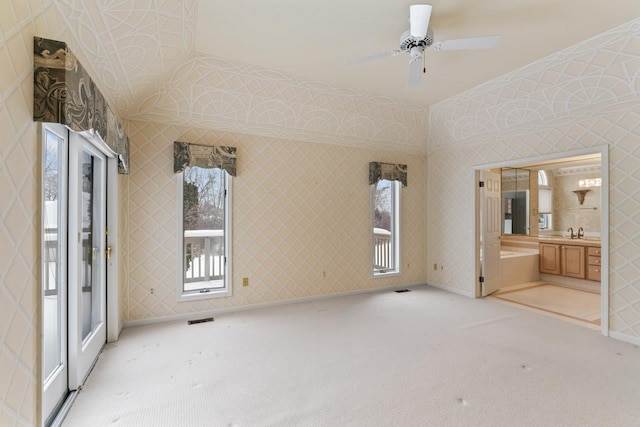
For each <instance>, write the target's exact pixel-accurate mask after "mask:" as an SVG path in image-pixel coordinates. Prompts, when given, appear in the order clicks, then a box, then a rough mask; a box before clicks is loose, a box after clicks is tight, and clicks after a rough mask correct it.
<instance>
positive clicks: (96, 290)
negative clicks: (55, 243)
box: [69, 132, 107, 390]
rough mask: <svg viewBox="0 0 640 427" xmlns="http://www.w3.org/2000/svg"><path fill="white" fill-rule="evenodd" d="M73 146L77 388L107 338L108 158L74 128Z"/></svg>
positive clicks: (72, 350)
mask: <svg viewBox="0 0 640 427" xmlns="http://www.w3.org/2000/svg"><path fill="white" fill-rule="evenodd" d="M69 148H70V151H69V182H70V183H71V184H70V191H69V196H70V197H69V236H70V238H69V314H70V316H72V318H73V321H70V322H69V364H70V366H71V369H70V370H69V388H70V389H71V390H75V389H77V388H78V387H79V386H80V385H81V384H82V383H83V382H84V379H85V378H86V376H87V374H88V373H89V370H90V369H91V367H92V366H93V363H94V362H95V360H96V358H97V357H98V354H99V353H100V350H101V349H102V346H103V345H104V343H105V341H106V338H107V328H106V324H107V323H106V316H107V306H106V300H107V299H106V277H107V276H106V262H105V261H106V257H105V253H106V229H107V227H106V226H107V224H106V217H107V216H106V212H107V211H106V207H107V199H106V198H107V161H106V157H105V155H104V154H103V153H102V152H101V151H100V150H98V149H97V148H96V147H95V146H94V145H93V144H91V143H90V142H89V141H87V140H86V139H84V138H82V137H81V136H80V135H78V134H76V133H74V132H71V133H70V136H69Z"/></svg>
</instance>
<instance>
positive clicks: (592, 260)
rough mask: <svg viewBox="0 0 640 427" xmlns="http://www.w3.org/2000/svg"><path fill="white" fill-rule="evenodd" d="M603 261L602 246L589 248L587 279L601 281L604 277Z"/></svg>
mask: <svg viewBox="0 0 640 427" xmlns="http://www.w3.org/2000/svg"><path fill="white" fill-rule="evenodd" d="M601 261H602V251H601V250H600V248H593V247H589V248H587V264H588V265H587V279H589V280H595V281H597V282H599V281H600V280H602V279H601V277H602V269H601V267H600V262H601Z"/></svg>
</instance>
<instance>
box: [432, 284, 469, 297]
mask: <svg viewBox="0 0 640 427" xmlns="http://www.w3.org/2000/svg"><path fill="white" fill-rule="evenodd" d="M427 285H429V286H432V287H434V288H438V289H442V290H444V291H448V292H453V293H454V294H458V295H462V296H465V297H469V298H475V296H474V295H473V291H465V290H462V289H458V288H454V287H451V286H446V285H437V284H435V283H431V282H427Z"/></svg>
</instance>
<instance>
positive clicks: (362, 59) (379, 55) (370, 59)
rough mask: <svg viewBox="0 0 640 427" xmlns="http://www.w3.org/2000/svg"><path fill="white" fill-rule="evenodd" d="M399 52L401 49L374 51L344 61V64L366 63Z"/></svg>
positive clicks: (350, 65)
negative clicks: (373, 52)
mask: <svg viewBox="0 0 640 427" xmlns="http://www.w3.org/2000/svg"><path fill="white" fill-rule="evenodd" d="M401 52H402V51H401V50H390V51H388V52H382V53H376V54H375V55H369V56H365V57H364V58H360V59H352V60H351V61H347V62H345V63H344V65H347V66H349V67H352V66H354V65H360V64H366V63H367V62H373V61H377V60H378V59H383V58H387V57H389V56H396V55H397V54H399V53H401Z"/></svg>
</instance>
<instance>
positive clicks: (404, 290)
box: [394, 289, 411, 294]
mask: <svg viewBox="0 0 640 427" xmlns="http://www.w3.org/2000/svg"><path fill="white" fill-rule="evenodd" d="M394 292H395V293H397V294H401V293H403V292H411V290H410V289H398V290H397V291H394Z"/></svg>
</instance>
